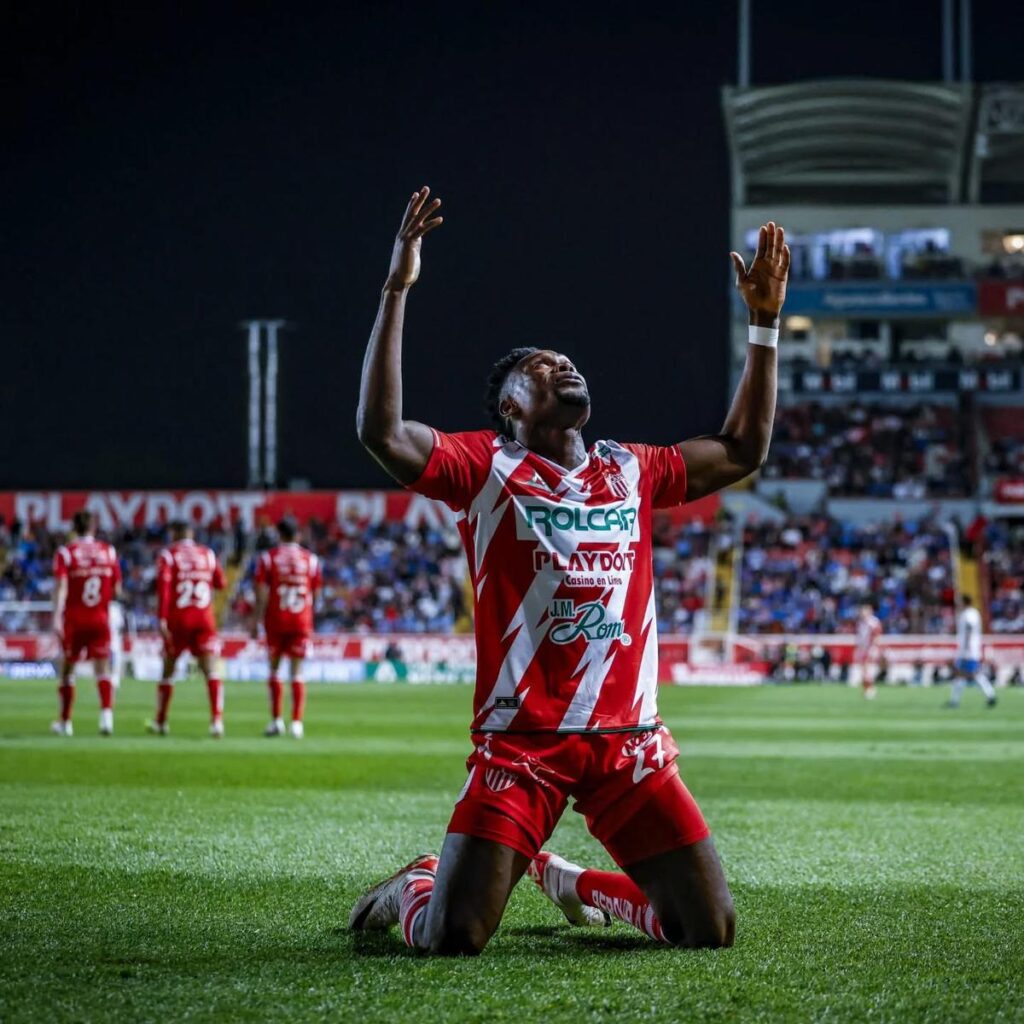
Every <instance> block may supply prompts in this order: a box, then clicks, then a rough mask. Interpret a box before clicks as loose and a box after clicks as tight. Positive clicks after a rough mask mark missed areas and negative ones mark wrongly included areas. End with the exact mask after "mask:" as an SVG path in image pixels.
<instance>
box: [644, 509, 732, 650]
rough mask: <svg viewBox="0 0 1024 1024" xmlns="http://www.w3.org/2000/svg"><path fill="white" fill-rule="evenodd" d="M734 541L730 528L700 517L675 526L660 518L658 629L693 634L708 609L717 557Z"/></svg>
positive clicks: (656, 552) (656, 551)
mask: <svg viewBox="0 0 1024 1024" xmlns="http://www.w3.org/2000/svg"><path fill="white" fill-rule="evenodd" d="M731 543H732V532H731V530H729V529H716V528H715V527H709V526H707V524H705V523H703V522H702V521H701V520H699V519H694V520H693V521H692V522H690V523H686V524H684V525H682V526H673V525H672V524H671V523H670V522H669V521H668V520H667V519H664V518H659V519H657V520H656V521H655V527H654V545H653V549H654V580H655V584H654V587H655V589H654V595H655V607H656V610H657V617H658V629H659V630H661V631H663V632H665V633H690V632H692V631H693V628H694V626H695V625H696V624H697V616H698V615H699V614H700V613H701V612H702V611H703V610H704V608H705V605H706V595H707V590H708V582H709V580H710V579H712V578H713V576H714V557H715V554H716V551H717V549H718V548H719V547H720V546H721V545H722V544H731Z"/></svg>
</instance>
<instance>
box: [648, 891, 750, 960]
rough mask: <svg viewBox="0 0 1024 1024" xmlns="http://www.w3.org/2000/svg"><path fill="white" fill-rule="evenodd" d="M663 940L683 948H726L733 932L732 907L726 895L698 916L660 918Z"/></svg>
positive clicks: (733, 917) (734, 927)
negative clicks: (722, 899) (723, 899)
mask: <svg viewBox="0 0 1024 1024" xmlns="http://www.w3.org/2000/svg"><path fill="white" fill-rule="evenodd" d="M661 927H662V931H663V932H664V934H665V939H666V941H668V942H670V943H671V944H672V945H673V946H680V947H681V948H683V949H728V948H729V947H730V946H731V945H732V944H733V942H734V940H735V936H736V911H735V909H734V908H733V905H732V900H731V899H727V900H725V901H723V902H721V903H719V904H717V905H715V906H713V907H709V908H707V910H706V911H705V913H703V914H700V915H699V916H693V915H690V914H684V915H675V914H669V915H666V916H665V917H664V918H663V919H662V920H661Z"/></svg>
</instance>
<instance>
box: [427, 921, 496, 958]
mask: <svg viewBox="0 0 1024 1024" xmlns="http://www.w3.org/2000/svg"><path fill="white" fill-rule="evenodd" d="M489 938H490V935H489V934H488V933H487V930H486V929H485V928H483V926H482V925H481V924H480V922H478V921H461V922H460V921H451V922H445V923H444V924H443V925H442V926H441V927H439V928H436V929H434V931H433V934H431V936H430V944H429V946H428V947H427V950H428V952H430V953H432V954H434V955H435V956H478V955H479V954H480V953H482V952H483V949H484V946H486V945H487V940H488V939H489Z"/></svg>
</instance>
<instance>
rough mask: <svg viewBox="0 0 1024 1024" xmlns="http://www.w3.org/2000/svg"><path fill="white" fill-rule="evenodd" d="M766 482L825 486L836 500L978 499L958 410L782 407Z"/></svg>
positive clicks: (815, 405) (853, 405)
mask: <svg viewBox="0 0 1024 1024" xmlns="http://www.w3.org/2000/svg"><path fill="white" fill-rule="evenodd" d="M763 473H764V477H765V478H766V479H796V478H801V479H803V478H806V479H813V480H824V481H825V482H826V483H827V484H828V489H829V493H830V494H833V495H859V496H867V497H874V498H922V497H926V496H927V497H959V496H964V495H967V494H969V493H970V491H971V482H970V474H969V467H968V461H967V459H966V457H965V455H964V445H963V441H962V439H961V429H960V428H959V427H958V425H957V421H956V417H955V415H954V410H953V408H952V407H950V406H942V405H938V404H934V403H932V404H920V405H913V406H909V407H900V406H892V405H881V404H878V403H861V402H851V403H847V404H843V405H823V404H820V403H817V402H810V403H803V404H796V405H792V406H788V407H780V408H779V411H778V414H777V416H776V422H775V435H774V438H773V441H772V448H771V453H770V455H769V458H768V462H767V464H766V465H765V468H764V471H763Z"/></svg>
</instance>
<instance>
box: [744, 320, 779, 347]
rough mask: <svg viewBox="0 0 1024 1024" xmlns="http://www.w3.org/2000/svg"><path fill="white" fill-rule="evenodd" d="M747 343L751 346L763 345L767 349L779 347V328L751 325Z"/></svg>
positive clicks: (748, 329) (748, 330)
mask: <svg viewBox="0 0 1024 1024" xmlns="http://www.w3.org/2000/svg"><path fill="white" fill-rule="evenodd" d="M747 341H748V342H750V344H751V345H763V346H764V347H765V348H778V347H779V329H778V327H755V326H754V325H753V324H751V325H750V326H749V327H748V328H747Z"/></svg>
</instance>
